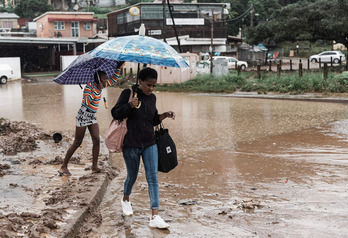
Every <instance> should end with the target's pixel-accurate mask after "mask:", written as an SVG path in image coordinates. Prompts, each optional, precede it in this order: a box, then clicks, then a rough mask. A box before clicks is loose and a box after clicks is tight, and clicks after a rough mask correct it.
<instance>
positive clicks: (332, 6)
mask: <svg viewBox="0 0 348 238" xmlns="http://www.w3.org/2000/svg"><path fill="white" fill-rule="evenodd" d="M347 12H348V0H316V1H313V0H307V1H306V0H304V1H300V2H298V3H296V4H292V5H288V6H286V7H283V8H281V9H279V10H277V11H275V12H274V13H273V14H272V16H271V19H269V21H267V22H266V23H265V24H262V25H258V26H256V27H249V28H248V29H247V31H246V38H247V42H249V43H250V44H257V43H259V42H262V41H264V40H266V39H268V40H270V39H274V40H275V41H276V42H281V41H297V40H309V41H312V42H314V41H316V40H319V39H320V40H327V41H336V42H337V43H342V44H344V45H345V46H346V47H348V27H347V25H346V24H347V22H348V15H347Z"/></svg>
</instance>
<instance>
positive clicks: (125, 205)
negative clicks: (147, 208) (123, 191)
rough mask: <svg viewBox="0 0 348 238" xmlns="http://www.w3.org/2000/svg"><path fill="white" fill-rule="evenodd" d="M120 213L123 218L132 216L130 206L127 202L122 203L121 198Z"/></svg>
mask: <svg viewBox="0 0 348 238" xmlns="http://www.w3.org/2000/svg"><path fill="white" fill-rule="evenodd" d="M121 205H122V211H123V214H124V215H125V216H130V215H133V209H132V204H131V202H129V201H125V202H124V201H123V199H122V198H121Z"/></svg>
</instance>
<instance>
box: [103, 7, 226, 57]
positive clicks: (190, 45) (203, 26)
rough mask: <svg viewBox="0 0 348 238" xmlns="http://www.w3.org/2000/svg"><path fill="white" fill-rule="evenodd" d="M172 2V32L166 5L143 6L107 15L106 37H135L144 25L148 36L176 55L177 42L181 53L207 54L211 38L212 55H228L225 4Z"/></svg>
mask: <svg viewBox="0 0 348 238" xmlns="http://www.w3.org/2000/svg"><path fill="white" fill-rule="evenodd" d="M171 2H172V3H171V4H170V6H171V7H170V9H171V11H172V17H173V19H174V23H175V28H174V24H173V20H172V17H171V15H170V12H169V8H168V5H167V4H166V5H163V4H162V3H160V2H159V1H157V2H152V3H145V2H143V3H138V4H135V5H132V6H129V7H126V8H123V9H120V10H117V11H113V12H111V13H108V14H107V18H108V31H109V36H110V37H118V36H126V35H134V34H138V30H139V27H140V24H141V23H144V24H145V27H146V35H147V36H151V37H154V38H157V39H165V40H166V41H167V42H168V43H169V44H170V45H171V46H172V47H173V48H174V49H176V50H177V51H179V44H178V43H177V41H179V43H180V48H181V52H192V53H200V52H209V49H210V46H211V39H212V38H213V51H214V52H223V53H225V52H227V45H226V43H227V24H226V19H227V17H228V9H227V8H228V5H227V4H224V3H180V2H177V1H171ZM213 20H214V21H213ZM212 21H213V24H212ZM211 29H213V34H212V30H211ZM175 31H176V32H177V36H178V40H177V39H175V38H176V35H175ZM173 39H174V40H173ZM175 42H176V43H175Z"/></svg>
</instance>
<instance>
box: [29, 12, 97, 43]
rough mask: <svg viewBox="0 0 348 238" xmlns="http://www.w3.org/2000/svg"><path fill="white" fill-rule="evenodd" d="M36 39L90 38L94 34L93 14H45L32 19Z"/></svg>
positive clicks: (94, 20)
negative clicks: (34, 24) (34, 23)
mask: <svg viewBox="0 0 348 238" xmlns="http://www.w3.org/2000/svg"><path fill="white" fill-rule="evenodd" d="M34 21H35V22H36V34H37V37H41V38H42V37H43V38H52V37H74V38H75V37H76V38H91V37H93V36H94V35H95V34H96V21H97V20H96V19H94V13H93V12H46V13H44V14H42V15H40V16H38V17H36V18H35V19H34Z"/></svg>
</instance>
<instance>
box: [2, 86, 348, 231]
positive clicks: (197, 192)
mask: <svg viewBox="0 0 348 238" xmlns="http://www.w3.org/2000/svg"><path fill="white" fill-rule="evenodd" d="M120 92H121V90H119V89H115V88H109V89H106V90H104V92H103V96H105V97H106V98H107V100H108V103H109V107H110V108H111V107H112V106H113V105H114V103H115V101H116V99H117V97H118V95H119V94H120ZM81 94H82V91H81V89H80V88H79V87H78V86H60V85H56V84H53V83H49V82H40V83H26V84H20V83H18V82H14V83H9V84H7V85H2V86H0V112H1V113H0V115H1V117H5V118H9V119H13V120H26V121H28V122H32V123H36V124H38V125H39V126H40V127H42V128H44V129H45V130H50V131H60V132H63V135H64V132H66V131H68V130H74V117H75V114H76V112H77V109H78V108H79V103H80V101H81ZM156 96H157V98H158V99H157V100H158V101H157V105H158V109H159V111H160V112H162V111H164V110H173V111H175V112H176V114H177V118H176V120H175V121H173V120H166V121H165V122H164V123H165V126H166V127H168V128H169V130H170V134H171V135H172V137H173V138H174V140H175V142H176V145H177V150H178V155H179V165H178V167H177V168H176V169H175V170H173V171H172V172H170V173H168V174H162V173H161V174H159V181H160V205H161V210H160V214H161V216H162V217H163V218H164V219H165V220H167V221H168V222H169V223H170V225H171V228H170V229H169V230H165V231H159V230H156V229H150V228H149V227H148V219H149V214H150V210H149V198H148V195H147V185H146V181H145V178H144V170H143V167H141V170H140V171H141V172H140V174H139V178H138V181H137V183H136V185H135V187H134V189H133V194H132V196H131V199H132V202H133V210H134V213H135V214H134V216H133V217H130V218H123V217H122V215H121V214H122V213H121V208H120V204H119V200H120V198H121V196H122V189H123V188H122V184H123V180H124V178H125V173H124V166H123V159H122V157H121V155H119V154H116V155H112V157H111V162H112V163H113V164H114V165H115V166H116V167H118V168H119V169H120V171H121V176H119V177H118V178H116V179H115V180H114V181H113V182H112V184H111V186H110V188H109V190H108V192H107V194H106V196H105V199H104V201H103V203H102V204H101V206H100V211H101V214H102V216H103V223H102V225H101V226H100V227H99V228H98V231H96V230H95V231H94V232H92V233H90V234H89V237H212V236H217V237H328V236H329V235H330V236H334V237H345V236H346V234H348V228H347V227H348V212H347V211H348V202H347V199H348V189H347V182H348V174H347V166H348V159H347V154H348V149H346V147H347V146H346V145H347V139H348V130H347V126H348V107H347V105H344V104H332V103H317V102H299V101H284V100H281V101H277V100H261V99H243V98H225V97H224V98H221V97H209V96H199V95H192V94H184V93H183V94H181V93H156ZM110 108H109V109H105V108H104V106H103V105H100V109H99V111H98V120H99V124H100V128H101V132H102V134H103V132H104V131H105V130H106V128H107V126H108V124H109V122H110V120H111V116H110ZM185 204H186V205H185ZM190 204H191V205H190Z"/></svg>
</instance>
